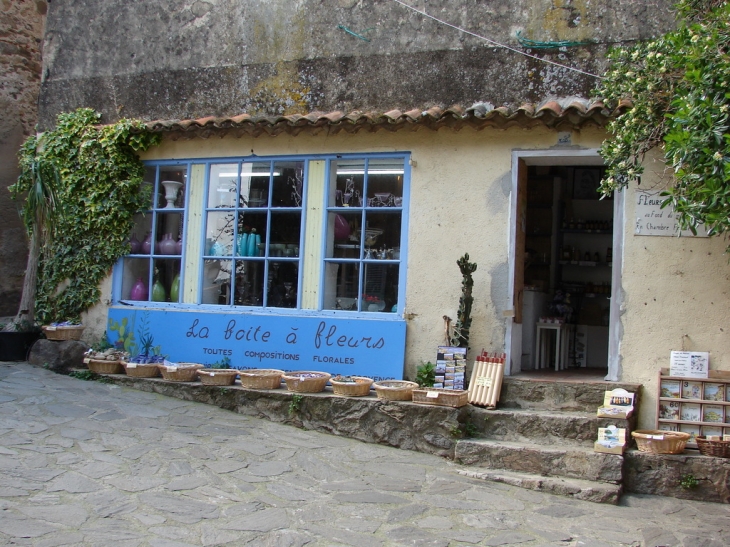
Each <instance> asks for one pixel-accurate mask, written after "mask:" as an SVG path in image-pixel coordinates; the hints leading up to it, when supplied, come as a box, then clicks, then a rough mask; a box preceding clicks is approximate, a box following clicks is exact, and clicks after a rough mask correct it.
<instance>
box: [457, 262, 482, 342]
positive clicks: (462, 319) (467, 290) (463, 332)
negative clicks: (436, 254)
mask: <svg viewBox="0 0 730 547" xmlns="http://www.w3.org/2000/svg"><path fill="white" fill-rule="evenodd" d="M456 264H457V266H459V270H460V271H461V277H462V279H461V298H459V312H458V314H457V316H456V323H454V328H453V331H452V333H451V345H452V346H456V347H460V348H467V349H468V348H469V328H470V327H471V306H472V303H473V302H474V297H473V296H472V289H473V288H474V278H473V277H472V275H471V274H473V273H474V272H475V271H476V270H477V265H476V263H474V262H469V253H465V254H464V256H462V257H461V258H460V259H459V260H457V261H456Z"/></svg>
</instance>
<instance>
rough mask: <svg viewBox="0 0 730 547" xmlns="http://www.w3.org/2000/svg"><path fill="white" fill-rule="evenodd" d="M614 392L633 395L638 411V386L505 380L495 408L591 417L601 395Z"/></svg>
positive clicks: (598, 404) (542, 380)
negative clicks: (579, 414)
mask: <svg viewBox="0 0 730 547" xmlns="http://www.w3.org/2000/svg"><path fill="white" fill-rule="evenodd" d="M617 388H623V389H625V390H626V391H630V392H631V393H635V394H636V399H635V400H634V406H635V407H636V408H638V407H639V403H640V401H639V394H640V393H641V389H640V388H641V385H640V384H622V383H616V382H603V381H595V380H593V381H584V380H581V381H575V380H574V381H558V380H550V381H546V380H545V379H544V378H537V377H536V378H529V377H524V376H519V377H514V376H507V377H505V378H504V380H503V383H502V391H501V392H500V396H499V404H498V407H499V408H502V409H505V408H521V409H534V410H562V411H572V412H591V413H595V412H596V409H597V408H598V407H599V406H601V405H602V404H603V397H604V394H605V392H606V391H609V390H613V389H617Z"/></svg>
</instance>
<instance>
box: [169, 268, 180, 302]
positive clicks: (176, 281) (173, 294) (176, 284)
mask: <svg viewBox="0 0 730 547" xmlns="http://www.w3.org/2000/svg"><path fill="white" fill-rule="evenodd" d="M179 297H180V274H176V275H175V277H174V278H173V280H172V285H170V302H177V301H178V299H179Z"/></svg>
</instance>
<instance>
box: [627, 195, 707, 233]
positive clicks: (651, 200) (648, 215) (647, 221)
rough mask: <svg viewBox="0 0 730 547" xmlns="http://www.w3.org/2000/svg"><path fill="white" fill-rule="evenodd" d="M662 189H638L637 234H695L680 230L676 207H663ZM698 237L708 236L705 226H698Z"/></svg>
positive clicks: (635, 230) (635, 231)
mask: <svg viewBox="0 0 730 547" xmlns="http://www.w3.org/2000/svg"><path fill="white" fill-rule="evenodd" d="M660 193H661V190H654V191H647V190H636V226H635V229H634V234H635V235H637V236H675V237H676V236H679V235H681V236H694V234H693V233H692V232H691V231H689V230H681V231H680V230H679V225H678V224H677V220H676V218H675V213H674V209H672V208H671V207H665V208H664V209H662V202H663V201H664V197H662V196H660V195H659V194H660ZM697 237H707V231H706V230H705V229H704V227H703V226H700V227H698V228H697Z"/></svg>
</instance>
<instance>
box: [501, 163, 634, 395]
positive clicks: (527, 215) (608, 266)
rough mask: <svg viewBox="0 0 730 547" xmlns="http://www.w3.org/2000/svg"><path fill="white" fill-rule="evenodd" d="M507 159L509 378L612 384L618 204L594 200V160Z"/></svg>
mask: <svg viewBox="0 0 730 547" xmlns="http://www.w3.org/2000/svg"><path fill="white" fill-rule="evenodd" d="M514 159H515V161H514V164H513V165H514V168H515V171H516V172H515V173H514V176H513V185H514V187H513V199H512V205H513V211H512V212H513V216H512V218H513V219H514V222H513V226H512V241H511V243H512V246H511V251H512V253H511V257H512V260H511V264H510V266H511V269H512V270H513V276H512V280H513V287H512V291H513V292H512V294H513V302H514V317H513V319H512V324H511V325H510V326H509V327H511V328H509V327H508V339H509V341H510V345H509V346H510V350H511V351H510V361H509V362H510V374H513V375H514V374H517V373H519V372H523V373H527V372H530V371H535V372H548V371H555V372H563V373H564V374H568V373H576V372H583V373H588V374H591V375H594V376H602V377H605V378H606V379H608V380H616V379H618V378H617V376H618V366H619V365H618V343H619V335H620V331H619V327H620V326H619V324H618V313H617V312H618V309H617V307H616V304H617V299H616V298H615V295H616V294H619V289H620V287H618V286H617V285H618V284H619V283H620V267H619V265H620V258H621V249H620V237H618V236H619V235H620V234H619V233H618V232H619V231H620V227H621V224H622V223H621V221H620V219H617V218H616V215H617V214H618V215H621V210H622V203H621V204H618V203H615V202H614V199H610V198H609V199H600V197H601V196H600V195H599V194H598V192H597V188H598V185H599V183H600V180H601V177H602V174H603V166H602V162H601V159H600V157H599V156H598V154H597V153H596V152H595V151H581V152H580V153H577V154H576V153H573V154H570V155H569V153H567V152H566V155H559V154H558V155H556V154H550V153H548V154H545V153H543V154H539V153H523V154H517V153H516V154H515V158H514ZM617 242H618V248H617Z"/></svg>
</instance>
